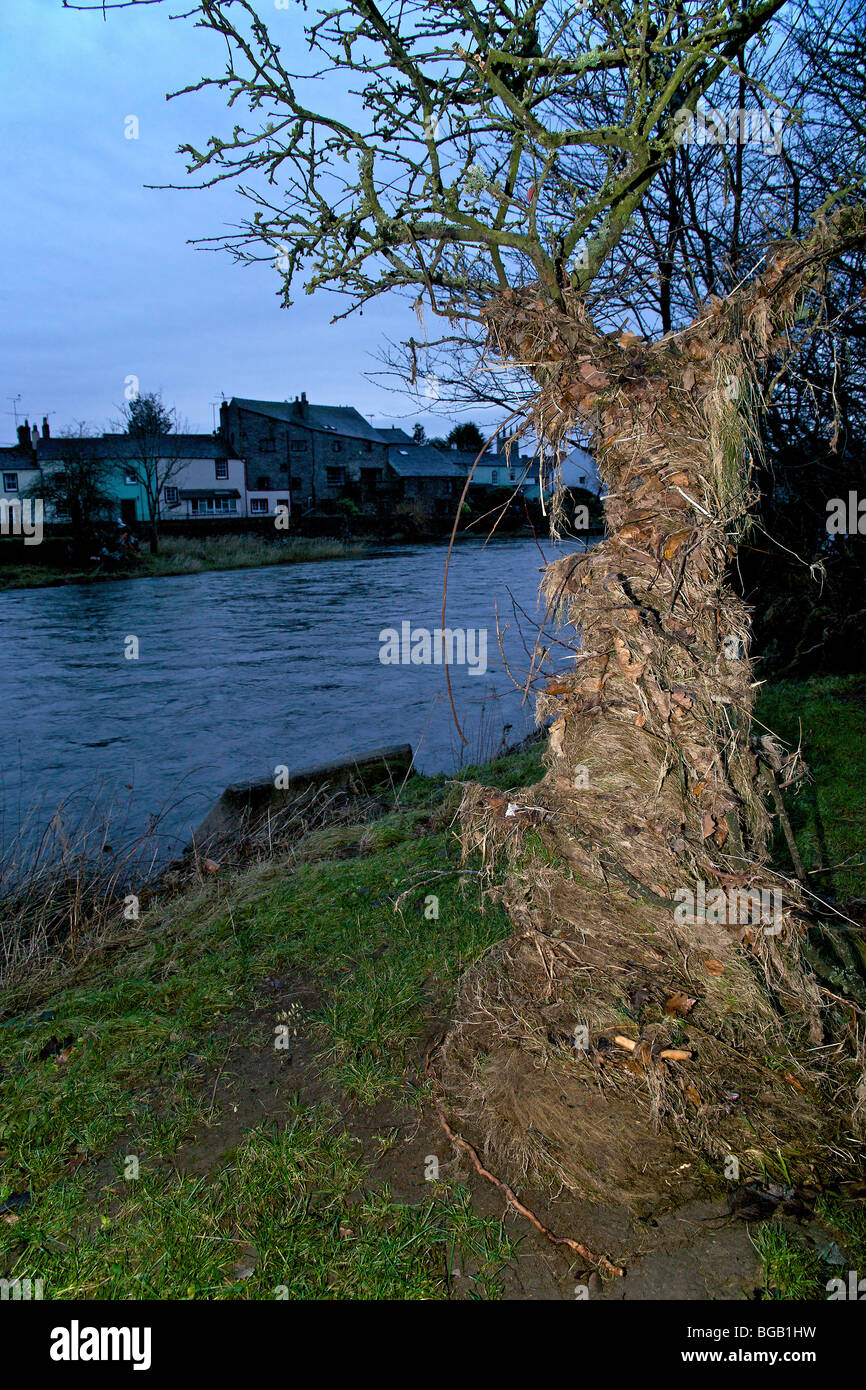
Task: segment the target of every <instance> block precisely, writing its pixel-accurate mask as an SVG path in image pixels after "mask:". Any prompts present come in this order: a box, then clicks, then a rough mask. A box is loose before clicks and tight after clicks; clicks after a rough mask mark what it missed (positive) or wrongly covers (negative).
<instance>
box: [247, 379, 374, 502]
mask: <svg viewBox="0 0 866 1390" xmlns="http://www.w3.org/2000/svg"><path fill="white" fill-rule="evenodd" d="M220 435H221V437H222V439H223V441H224V443H225V446H226V448H227V449H228V450H231V451H233V452H235V453H237V454H239V455H241V456H242V457H243V458H245V459H246V481H247V493H248V496H249V508H250V515H251V516H256V515H262V516H266V515H268V514H271V513H273V511H274V509H275V507H276V505H277V504H278V503H279V502H280V501H284V500H285V499H286V498H288V500H289V505H290V507H291V509H292V510H294V511H296V512H301V513H303V512H304V511H308V510H309V509H310V508H313V507H318V506H320V505H321V504H322V503H333V502H337V501H339V499H340V498H341V497H350V498H352V499H353V500H358V499H360V500H361V501H363V500H364V499H366V498H370V497H373V496H375V495H376V493H377V492H378V490H379V488H380V487H381V486H382V484H383V483H385V482H386V467H387V463H388V445H389V441H388V439H387V438H386V435H385V433H384V432H383V431H380V430H376V429H374V428H373V426H372V425H371V424H370V422H369V421H368V420H365V418H364V416H363V415H361V414H360V412H359V411H357V410H355V409H354V407H352V406H333V405H314V404H313V403H312V402H310V401H308V400H307V397H306V394H305V393H303V394H302V395H301V396H300V397H297V398H296V399H295V400H294V401H257V400H248V399H245V398H243V397H239V396H233V397H232V398H231V400H230V401H224V402H223V404H222V405H221V407H220Z"/></svg>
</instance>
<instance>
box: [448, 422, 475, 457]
mask: <svg viewBox="0 0 866 1390" xmlns="http://www.w3.org/2000/svg"><path fill="white" fill-rule="evenodd" d="M447 442H448V446H449V447H450V448H453V449H464V450H466V451H467V452H474V453H476V454H480V453H481V450H482V449H483V448H484V435H483V434H482V433H481V431H480V429H479V428H478V426H477V425H476V424H473V422H472V421H471V420H467V421H466V423H465V424H463V425H455V426H454V428H453V430H452V431H451V433H450V434H449V436H448V441H447Z"/></svg>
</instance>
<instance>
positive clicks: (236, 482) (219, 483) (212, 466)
mask: <svg viewBox="0 0 866 1390" xmlns="http://www.w3.org/2000/svg"><path fill="white" fill-rule="evenodd" d="M220 462H223V463H224V464H225V474H226V476H223V477H218V476H217V459H215V458H193V459H184V460H183V463H182V464H181V465H180V467H179V468H178V469H177V471H176V472H175V474H174V476H173V477H172V478H171V480H170V481H169V483H168V485H167V487H168V489H169V490H170V489H172V488H173V489H174V490H175V491H176V492H177V493H178V494H179V493H181V492H186V491H189V490H191V489H193V488H196V489H205V488H207V489H211V488H212V489H214V490H216V491H220V490H226V489H231V488H234V489H235V490H236V491H237V492H239V493H240V496H239V497H237V498H235V499H233V500H234V503H235V511H234V512H227V513H220V515H226V516H248V515H249V509H248V506H247V490H246V474H245V469H244V460H243V459H239V458H225V459H221V460H220ZM142 492H143V489H142ZM140 500H141V502H142V503H143V505H144V510H143V515H144V516H146V515H147V502H146V498H144V497H142V498H141V499H140ZM159 514H160V518H161V519H162V520H164V521H186V520H187V519H192V520H193V521H194V520H196V519H197V518H196V515H195V513H194V512H193V503H192V500H191V499H190V498H181V497H178V500H177V502H176V503H175V504H172V503H171V502H170V501H167V500H166V498H165V497H164V496H163V497H162V498H161V499H160V508H159Z"/></svg>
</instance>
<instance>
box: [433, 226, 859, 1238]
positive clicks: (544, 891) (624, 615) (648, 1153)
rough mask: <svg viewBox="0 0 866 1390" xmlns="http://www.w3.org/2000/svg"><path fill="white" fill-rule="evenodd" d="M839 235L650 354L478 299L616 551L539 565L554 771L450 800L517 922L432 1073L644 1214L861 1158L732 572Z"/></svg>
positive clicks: (572, 315)
mask: <svg viewBox="0 0 866 1390" xmlns="http://www.w3.org/2000/svg"><path fill="white" fill-rule="evenodd" d="M829 238H830V233H829V232H828V229H827V227H826V226H824V227H822V228H818V230H817V231H816V233H815V234H814V236H813V238H811V239H810V242H809V243H808V244H806V245H805V246H804V247H796V246H788V247H786V248H783V249H781V250H777V252H776V255H775V257H774V259H773V261H772V262H771V264H770V265H769V267H768V269H767V271H766V272H765V274H764V276H763V278H762V279H761V281H760V282H757V283H756V284H753V285H752V286H750V287H749V288H748V290H744V291H741V292H739V293H737V294H735V295H733V296H731V297H730V298H729V299H728V300H726V301H715V302H713V303H712V304H711V305H710V306H709V308H708V309H707V310H706V312H705V313H704V314H702V315H701V316H700V317H699V318H698V319H697V320H696V321H695V322H694V323H693V324H692V325H691V326H690V328H689V329H687V330H686V331H684V332H682V333H679V334H668V335H667V336H666V337H664V338H662V339H660V340H659V341H657V342H655V343H653V344H646V343H643V342H641V341H638V340H636V339H634V338H631V337H629V335H623V336H620V337H616V336H611V337H608V336H603V335H600V334H599V333H598V332H597V331H596V330H595V329H594V327H593V325H592V324H591V322H590V320H589V318H588V316H587V314H586V312H585V311H584V309H583V307H582V305H581V304H580V302H579V301H577V300H576V299H574V300H572V301H569V303H568V306H567V307H568V310H569V312H568V313H562V312H561V311H558V310H553V309H549V308H545V306H544V305H543V304H542V303H541V302H540V301H538V300H537V299H535V298H534V297H533V296H532V295H531V294H530V293H526V292H521V293H517V292H513V291H509V292H507V293H506V295H505V296H504V297H503V299H502V301H500V302H499V303H498V304H497V305H496V306H492V307H491V310H490V321H491V324H492V332H493V336H494V339H495V342H496V344H497V348H498V351H499V352H500V354H501V355H502V356H503V358H505V359H506V360H508V359H510V360H513V361H519V362H520V363H521V364H523V365H524V366H525V365H527V364H529V365H531V367H532V370H533V371H534V373H535V376H536V380H537V381H538V383H539V394H538V398H537V400H536V402H535V407H534V413H533V420H532V425H533V427H534V428H535V429H536V431H538V432H539V433H541V434H545V435H546V436H547V438H548V439H550V440H552V441H553V442H554V443H556V442H558V441H560V440H562V439H563V438H564V437H566V436H567V434H568V433H569V432H570V430H571V429H573V427H574V423H575V421H576V420H577V419H582V420H583V421H584V422H587V421H588V422H590V423H591V424H592V426H593V428H594V431H595V441H596V451H597V455H598V458H599V463H600V467H601V470H602V474H603V477H604V481H605V483H606V486H607V500H606V502H605V517H606V532H607V534H606V539H605V540H604V541H603V542H602V543H601V544H600V545H597V546H594V547H592V548H590V549H588V550H586V551H585V552H584V551H581V552H578V553H577V554H572V555H569V556H566V557H565V558H562V559H560V560H557V561H556V562H555V563H554V564H553V565H551V566H550V568H549V569H548V571H547V573H546V575H545V578H544V582H543V592H544V594H545V596H546V598H547V600H548V604H549V606H550V609H551V610H554V611H555V612H556V613H557V614H558V616H560V617H561V618H563V619H567V620H568V621H569V622H570V623H571V624H572V625H573V626H574V628H575V629H576V631H577V633H578V635H579V643H577V644H575V648H574V663H573V667H572V669H570V670H569V671H568V672H567V673H566V674H565V675H564V676H561V677H557V678H556V679H554V680H551V681H549V682H548V684H547V688H546V690H544V691H543V692H542V693H541V694H540V697H539V706H538V713H539V717H540V718H547V717H550V716H553V723H552V725H551V728H550V738H549V744H548V751H547V759H546V761H547V766H548V771H547V774H546V776H545V777H544V779H543V781H542V782H540V783H539V784H538V785H537V786H535V787H532V788H531V789H529V790H522V791H520V792H518V793H514V794H513V796H512V797H510V798H508V799H506V798H503V797H502V796H501V795H500V794H499V793H496V792H492V791H490V790H488V789H485V788H482V787H472V788H470V789H469V790H468V791H467V793H466V795H465V797H464V802H463V806H462V823H463V831H464V844H465V846H466V848H467V849H474V848H480V849H482V851H483V852H484V854H485V856H486V858H487V860H488V862H492V861H493V860H495V859H497V858H498V859H500V860H501V859H503V858H504V859H505V860H506V862H507V863H508V866H509V875H508V878H507V881H506V883H505V886H504V888H502V889H501V890H500V892H501V895H502V897H503V900H504V902H505V903H506V905H507V907H508V909H509V912H510V915H511V917H512V920H513V922H514V926H515V933H514V935H513V936H512V937H511V938H510V939H509V940H508V941H507V942H505V943H503V944H501V945H500V946H499V947H497V948H495V949H494V950H493V951H492V952H491V953H490V954H489V955H488V956H487V957H486V958H485V959H484V960H483V961H482V962H480V963H479V964H478V965H477V966H476V967H474V968H473V969H472V970H471V971H470V972H469V973H468V975H467V977H466V978H465V980H464V982H463V986H462V991H461V996H460V1004H459V1008H458V1014H457V1019H456V1021H455V1023H454V1024H453V1026H452V1028H451V1029H450V1031H449V1033H448V1035H447V1037H446V1039H445V1042H444V1044H443V1047H442V1049H441V1053H440V1057H439V1061H438V1063H437V1067H438V1071H439V1076H440V1078H441V1081H442V1083H443V1085H444V1093H445V1095H446V1097H447V1099H448V1103H449V1104H450V1107H451V1110H452V1114H453V1115H454V1116H455V1117H456V1119H457V1121H458V1123H466V1124H469V1125H470V1126H471V1129H472V1135H471V1136H470V1137H473V1138H474V1139H475V1140H476V1142H479V1143H480V1144H481V1145H482V1146H483V1148H484V1149H485V1151H486V1152H487V1153H488V1154H490V1155H492V1156H493V1158H494V1161H495V1159H496V1158H497V1157H498V1159H499V1161H500V1162H501V1163H502V1164H503V1165H504V1167H505V1169H506V1170H507V1172H508V1173H509V1174H510V1175H511V1177H512V1178H514V1177H516V1178H517V1179H519V1178H520V1177H521V1176H522V1175H525V1174H527V1173H530V1172H534V1173H535V1174H536V1175H541V1176H544V1177H546V1178H548V1179H551V1178H552V1179H554V1180H556V1181H558V1182H562V1183H565V1184H566V1185H567V1186H568V1187H569V1188H571V1189H572V1190H574V1191H576V1192H578V1193H581V1194H583V1195H586V1196H594V1197H597V1198H603V1199H605V1200H610V1201H616V1202H618V1203H625V1204H627V1205H629V1206H630V1207H632V1208H633V1209H635V1210H639V1211H647V1210H652V1209H655V1208H658V1207H659V1205H664V1204H669V1203H678V1202H680V1201H684V1200H686V1199H687V1198H688V1197H690V1196H692V1195H694V1193H695V1191H696V1189H697V1188H698V1187H703V1186H705V1185H706V1184H707V1183H708V1182H709V1183H710V1184H712V1182H713V1180H714V1176H715V1179H718V1180H722V1179H724V1178H728V1179H731V1178H732V1177H739V1178H740V1180H741V1181H743V1182H745V1181H747V1180H748V1179H749V1178H753V1177H757V1178H758V1179H759V1180H763V1179H764V1177H765V1176H766V1175H767V1174H768V1173H771V1174H775V1175H776V1176H777V1177H778V1179H779V1181H780V1182H782V1183H785V1184H787V1183H788V1182H789V1181H799V1182H810V1183H811V1182H814V1180H815V1178H816V1176H823V1175H826V1174H827V1173H829V1172H830V1171H831V1170H832V1171H835V1170H838V1169H839V1168H840V1167H844V1166H845V1163H846V1161H848V1160H849V1159H850V1161H852V1162H855V1161H856V1159H855V1157H854V1156H855V1153H857V1152H859V1153H860V1154H861V1156H862V1146H861V1145H860V1144H859V1142H858V1141H857V1140H856V1139H855V1138H854V1133H855V1130H856V1129H857V1127H858V1120H860V1121H862V1118H863V1111H864V1109H866V1089H864V1083H863V1063H864V1052H863V1045H862V1042H861V1043H860V1044H859V1047H858V1046H857V1045H855V1046H854V1047H853V1048H852V1047H851V1046H850V1038H851V1036H853V1035H854V1030H853V1029H849V1036H848V1043H847V1044H845V1045H843V1051H842V1052H841V1053H840V1054H839V1055H838V1056H837V1057H836V1060H835V1063H834V1075H833V1076H832V1078H828V1077H827V1076H826V1074H825V1071H824V1065H825V1062H824V1061H822V1060H821V1059H823V1058H826V1053H824V1052H818V1051H816V1049H817V1048H819V1047H821V1045H822V1044H825V1043H827V1042H828V1041H829V1040H830V1039H831V1038H832V1039H836V1038H837V1037H842V1036H843V1035H844V1033H845V1028H846V1025H850V1024H851V1023H852V1021H853V1018H854V1014H855V1012H856V1006H855V1005H854V1004H853V1003H852V1004H850V1005H848V1004H846V1002H845V1000H844V999H842V1000H841V1001H840V1000H839V997H838V995H830V994H829V993H828V991H826V990H824V989H822V987H821V984H820V981H819V980H818V979H817V978H816V976H815V975H814V974H813V972H812V970H811V969H810V967H809V965H808V964H807V963H806V961H805V960H804V950H805V949H806V948H807V945H808V942H807V932H808V920H807V914H806V912H805V910H804V906H803V899H802V895H801V894H800V892H799V889H798V886H797V885H796V883H793V882H792V881H789V880H786V879H785V878H784V877H783V876H781V875H780V874H778V873H777V872H774V871H773V870H772V869H771V868H770V867H769V866H768V863H767V841H768V831H769V829H770V817H769V810H768V804H767V784H766V783H765V780H764V777H763V773H762V766H763V765H764V764H767V763H768V764H769V765H770V766H771V767H773V768H775V769H776V771H777V772H779V773H780V774H781V775H782V778H783V780H789V779H792V778H793V777H794V776H796V775H797V774H798V766H797V762H798V760H797V759H796V758H795V757H794V758H788V759H786V758H785V756H784V754H783V753H782V752H781V750H780V748H779V745H778V744H777V743H775V741H774V740H773V739H772V738H771V737H768V736H767V735H765V734H764V733H763V731H760V732H759V733H758V734H757V735H756V733H755V731H754V729H753V725H752V718H751V711H752V703H753V695H754V688H755V679H754V673H753V668H752V664H751V660H750V656H749V638H750V623H749V614H748V611H747V609H746V608H745V606H744V605H743V603H742V602H741V601H740V600H739V599H738V598H737V596H736V595H735V594H734V592H733V590H732V588H731V586H730V584H729V582H728V576H727V571H728V566H729V563H730V560H731V558H732V556H733V554H734V553H735V546H736V541H737V539H738V538H739V536H740V535H741V534H742V533H743V531H744V529H745V528H746V526H747V519H748V511H749V507H750V504H751V502H752V500H753V498H752V488H751V482H750V477H751V468H752V464H753V461H754V459H755V454H756V450H757V449H758V447H759V437H758V432H757V429H756V421H755V411H756V410H757V408H758V406H757V402H758V390H757V380H758V375H759V373H760V371H761V368H762V365H763V364H764V363H765V362H766V361H767V359H768V358H769V356H770V355H771V354H772V353H773V352H774V351H776V350H777V349H778V346H779V334H780V332H781V330H782V329H783V328H785V327H786V326H787V325H788V324H789V323H790V321H791V320H792V319H793V316H794V314H795V312H796V310H797V308H798V306H799V305H800V304H801V303H802V301H803V296H804V293H805V292H806V291H807V290H814V289H815V287H816V283H817V284H818V286H819V287H820V273H821V272H820V264H817V268H816V263H819V262H820V257H821V253H822V251H823V250H824V249H825V248H826V244H827V242H828V240H829ZM552 421H555V422H556V424H555V426H554V425H552V424H551V422H552ZM861 1032H862V1029H861ZM852 1113H853V1115H854V1119H853V1121H852Z"/></svg>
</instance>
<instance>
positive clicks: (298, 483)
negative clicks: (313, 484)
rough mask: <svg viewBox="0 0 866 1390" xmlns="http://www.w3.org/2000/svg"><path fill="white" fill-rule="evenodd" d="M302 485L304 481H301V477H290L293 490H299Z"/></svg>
mask: <svg viewBox="0 0 866 1390" xmlns="http://www.w3.org/2000/svg"><path fill="white" fill-rule="evenodd" d="M301 486H302V483H301V480H300V478H290V479H289V487H290V488H291V489H292V492H297V491H298V490H299V488H300V487H301Z"/></svg>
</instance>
